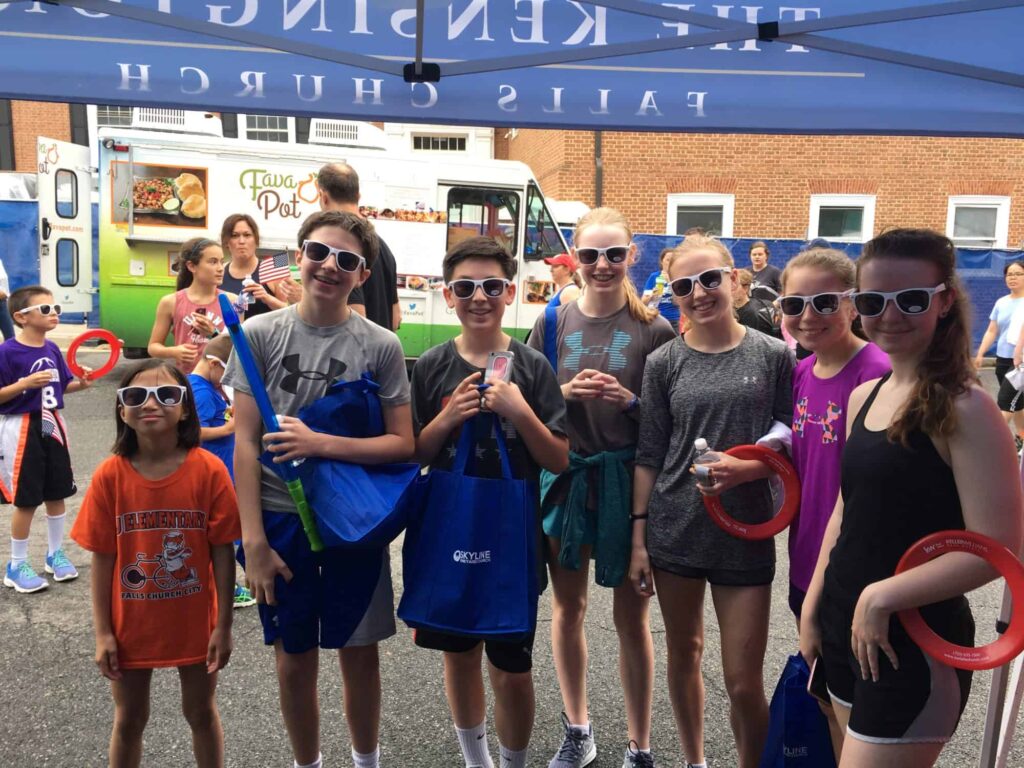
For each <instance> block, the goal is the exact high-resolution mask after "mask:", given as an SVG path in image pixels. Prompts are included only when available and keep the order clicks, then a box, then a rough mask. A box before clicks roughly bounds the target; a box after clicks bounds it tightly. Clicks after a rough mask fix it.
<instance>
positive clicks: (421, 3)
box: [415, 0, 426, 77]
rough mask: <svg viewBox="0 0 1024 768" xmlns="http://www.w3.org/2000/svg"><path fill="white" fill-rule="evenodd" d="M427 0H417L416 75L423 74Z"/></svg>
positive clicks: (420, 75)
mask: <svg viewBox="0 0 1024 768" xmlns="http://www.w3.org/2000/svg"><path fill="white" fill-rule="evenodd" d="M425 5H426V2H425V0H416V63H415V71H416V77H422V76H423V23H424V18H423V17H424V16H426V12H425V10H426V9H425Z"/></svg>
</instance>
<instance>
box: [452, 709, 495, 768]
mask: <svg viewBox="0 0 1024 768" xmlns="http://www.w3.org/2000/svg"><path fill="white" fill-rule="evenodd" d="M455 735H456V736H458V737H459V746H460V747H461V748H462V757H463V758H464V759H465V760H466V768H478V767H479V768H494V763H493V762H491V751H490V750H489V749H488V748H487V720H484V721H482V722H481V723H480V725H478V726H476V727H475V728H459V727H458V726H456V727H455Z"/></svg>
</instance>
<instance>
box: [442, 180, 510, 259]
mask: <svg viewBox="0 0 1024 768" xmlns="http://www.w3.org/2000/svg"><path fill="white" fill-rule="evenodd" d="M519 205H520V199H519V194H518V193H516V192H514V191H512V190H508V189H483V188H480V187H455V188H453V189H451V190H449V192H448V239H447V243H446V245H445V247H446V248H451V247H452V246H453V245H455V244H456V243H460V242H462V241H463V240H466V239H468V238H470V237H476V236H477V235H485V236H487V237H493V238H494V239H495V240H497V241H498V242H499V243H501V244H502V245H504V246H505V247H506V248H508V250H509V251H510V252H511V253H512V254H516V253H517V252H518V251H517V249H518V247H519Z"/></svg>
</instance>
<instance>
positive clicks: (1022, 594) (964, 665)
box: [896, 531, 1024, 671]
mask: <svg viewBox="0 0 1024 768" xmlns="http://www.w3.org/2000/svg"><path fill="white" fill-rule="evenodd" d="M947 552H968V553H970V554H972V555H977V556H978V557H980V558H981V559H982V560H984V561H985V562H986V563H988V564H989V565H991V566H992V567H993V568H995V569H996V570H997V571H998V572H999V575H1000V576H1002V577H1003V578H1004V579H1006V586H1007V588H1008V589H1009V590H1010V598H1011V604H1012V606H1013V608H1012V610H1013V613H1012V614H1011V618H1010V625H1009V627H1007V629H1006V631H1005V632H1004V633H1003V634H1002V635H1001V636H1000V637H999V639H998V640H995V641H994V642H991V643H989V644H988V645H983V646H980V647H977V648H972V647H969V646H963V645H955V644H953V643H951V642H949V641H948V640H943V639H942V638H941V637H939V636H938V635H937V634H935V632H934V631H932V628H931V627H929V626H928V625H927V624H926V623H925V620H924V619H923V618H922V617H921V612H920V611H919V610H918V609H917V608H908V609H907V610H905V611H900V612H899V613H898V614H897V615H898V616H899V617H900V622H902V624H903V628H904V629H906V630H907V634H908V635H910V639H911V640H913V641H914V642H915V643H916V644H917V646H918V647H919V648H920V649H921V650H922V651H924V652H925V653H927V654H928V655H929V656H931V657H932V658H933V659H935V660H936V661H940V662H942V663H943V664H946V665H947V666H950V667H956V668H957V669H972V670H975V671H979V670H984V669H995V668H996V667H1001V666H1003V665H1004V664H1007V663H1009V662H1010V661H1012V660H1013V659H1015V658H1016V657H1017V656H1019V655H1020V653H1021V652H1022V651H1024V563H1021V561H1020V559H1019V558H1018V557H1017V556H1016V555H1015V554H1013V552H1011V551H1010V550H1009V548H1007V547H1006V546H1004V545H1003V544H1001V543H1000V542H998V541H996V540H995V539H990V538H989V537H988V536H983V535H982V534H980V533H975V532H974V531H939V532H938V533H933V534H931V535H929V536H925V537H924V538H923V539H921V540H920V541H918V542H916V543H914V544H913V545H911V547H910V549H908V550H907V552H906V554H905V555H903V557H901V558H900V561H899V563H898V564H897V565H896V573H898V574H899V573H903V572H904V571H907V570H910V569H911V568H913V567H915V566H918V565H922V564H923V563H926V562H928V561H929V560H933V559H934V558H936V557H938V556H939V555H944V554H946V553H947Z"/></svg>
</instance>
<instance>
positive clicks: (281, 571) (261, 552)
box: [245, 542, 292, 605]
mask: <svg viewBox="0 0 1024 768" xmlns="http://www.w3.org/2000/svg"><path fill="white" fill-rule="evenodd" d="M277 576H280V577H281V578H282V579H284V580H285V581H286V582H288V581H291V580H292V572H291V569H290V568H288V566H287V565H285V563H284V560H282V559H281V556H280V555H279V554H277V552H275V551H274V550H273V549H272V548H271V546H270V545H269V544H268V543H267V542H263V543H262V544H259V545H257V544H246V545H245V580H246V583H248V585H249V590H250V591H251V592H252V596H253V597H255V598H256V602H257V603H264V604H265V605H277V599H276V597H275V596H274V578H275V577H277Z"/></svg>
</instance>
